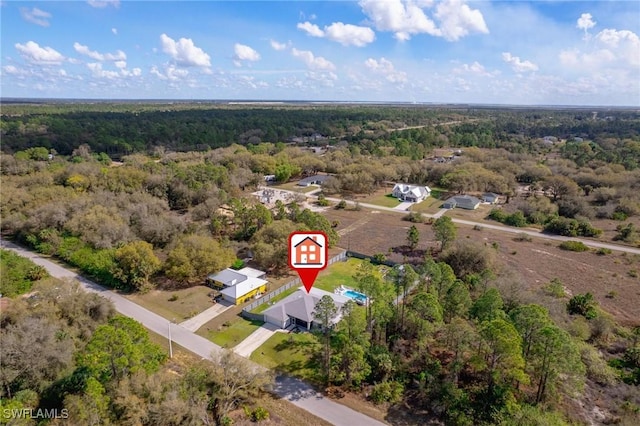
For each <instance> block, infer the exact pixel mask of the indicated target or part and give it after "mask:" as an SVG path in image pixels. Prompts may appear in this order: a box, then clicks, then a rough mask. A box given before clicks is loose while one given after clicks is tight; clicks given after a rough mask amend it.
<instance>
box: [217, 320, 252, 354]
mask: <svg viewBox="0 0 640 426" xmlns="http://www.w3.org/2000/svg"><path fill="white" fill-rule="evenodd" d="M262 324H264V322H262V321H247V320H245V319H242V318H238V320H237V321H234V322H233V323H231V325H230V326H229V327H223V329H222V330H220V331H209V332H208V333H207V334H206V336H205V337H206V338H207V339H209V340H211V341H212V342H213V343H215V344H217V345H220V346H222V347H223V348H226V349H230V348H233V347H234V346H236V345H237V344H238V343H240V342H242V341H243V340H244V339H246V338H247V337H249V335H250V334H251V333H253V332H254V331H256V330H257V329H258V328H259V327H260V326H261V325H262Z"/></svg>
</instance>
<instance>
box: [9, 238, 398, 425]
mask: <svg viewBox="0 0 640 426" xmlns="http://www.w3.org/2000/svg"><path fill="white" fill-rule="evenodd" d="M0 246H1V247H2V248H5V249H9V250H12V251H14V252H16V253H17V254H19V255H21V256H23V257H26V258H29V259H31V260H32V261H33V262H34V263H35V264H37V265H41V266H43V267H44V268H45V269H46V270H47V271H48V272H49V274H50V275H51V276H53V277H56V278H74V279H77V280H78V281H79V282H80V283H81V284H82V286H83V287H84V288H85V289H86V290H87V291H90V292H94V293H98V294H100V295H101V296H103V297H105V298H107V299H109V300H111V301H112V302H113V304H114V305H115V308H116V310H117V311H118V312H120V313H121V314H122V315H125V316H128V317H130V318H133V319H135V320H137V321H139V322H140V323H142V324H143V325H144V326H145V327H146V328H148V329H149V330H151V331H153V332H155V333H158V334H160V335H167V334H168V332H169V327H171V339H172V340H173V341H174V342H175V343H178V344H179V345H181V346H182V347H184V348H186V349H188V350H189V351H191V352H193V353H194V354H196V355H198V356H200V357H202V358H203V359H211V358H212V356H213V355H217V354H219V353H221V351H223V350H224V349H222V348H221V347H220V346H218V345H216V344H214V343H213V342H211V341H209V340H207V339H205V338H204V337H201V336H198V335H197V334H194V333H193V332H191V331H189V330H187V329H186V328H184V327H182V326H181V325H179V324H171V323H170V322H169V321H167V320H166V319H165V318H163V317H161V316H160V315H157V314H155V313H153V312H151V311H149V310H147V309H145V308H143V307H142V306H139V305H137V304H135V303H133V302H132V301H130V300H129V299H127V298H125V297H123V296H121V295H119V294H117V293H115V292H113V291H111V290H107V289H106V288H104V287H102V286H100V285H98V284H96V283H94V282H93V281H90V280H88V279H86V278H84V277H81V276H80V275H78V274H76V273H75V272H73V271H71V270H69V269H66V268H64V267H62V266H60V265H58V264H56V263H54V262H51V261H50V260H47V259H44V258H42V257H40V256H39V255H38V254H36V253H33V252H31V251H29V250H26V249H24V248H22V247H20V246H18V245H16V244H13V243H11V242H8V241H4V240H0ZM260 368H263V367H260ZM274 392H275V393H276V394H277V395H279V396H280V397H282V398H284V399H286V400H287V401H289V402H291V403H292V404H294V405H296V406H298V407H300V408H302V409H303V410H306V411H308V412H309V413H311V414H313V415H315V416H317V417H320V418H321V419H324V420H326V421H328V422H330V423H332V424H334V425H337V426H342V425H344V426H369V425H371V426H385V423H382V422H379V421H377V420H374V419H372V418H370V417H368V416H365V415H364V414H361V413H358V412H357V411H354V410H352V409H350V408H348V407H345V406H344V405H341V404H339V403H337V402H335V401H332V400H331V399H328V398H326V397H324V396H323V395H322V394H321V393H318V392H317V391H316V390H315V389H313V388H312V387H311V386H310V385H309V384H307V383H305V382H303V381H302V380H299V379H296V378H294V377H289V376H277V377H276V381H275V385H274Z"/></svg>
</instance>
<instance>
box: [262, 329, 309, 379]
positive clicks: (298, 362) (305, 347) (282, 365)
mask: <svg viewBox="0 0 640 426" xmlns="http://www.w3.org/2000/svg"><path fill="white" fill-rule="evenodd" d="M320 348H321V345H320V344H319V343H318V341H317V339H316V337H315V336H313V335H312V334H311V333H275V334H274V335H273V336H271V337H270V338H269V340H267V341H266V342H265V343H263V344H262V346H260V347H259V348H258V349H256V350H255V351H253V353H252V354H251V358H250V359H251V360H252V361H255V362H257V363H258V364H260V365H263V366H265V367H267V368H270V369H275V370H277V371H281V372H284V373H287V374H291V375H294V376H297V377H301V378H303V379H305V380H308V381H310V382H316V383H317V382H319V377H318V371H319V366H318V364H317V362H316V361H315V359H314V355H315V354H316V353H318V351H319V350H320Z"/></svg>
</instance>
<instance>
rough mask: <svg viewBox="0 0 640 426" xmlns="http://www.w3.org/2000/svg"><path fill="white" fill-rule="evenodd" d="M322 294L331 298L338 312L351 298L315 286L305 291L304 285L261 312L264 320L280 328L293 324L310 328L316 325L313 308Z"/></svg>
mask: <svg viewBox="0 0 640 426" xmlns="http://www.w3.org/2000/svg"><path fill="white" fill-rule="evenodd" d="M323 296H329V297H331V298H332V299H333V302H334V303H335V305H336V307H337V308H338V312H340V308H341V307H342V305H344V304H345V303H347V302H348V301H349V300H351V299H349V298H348V297H346V296H343V295H340V294H336V293H329V292H328V291H324V290H320V289H317V288H311V291H310V292H309V293H307V291H306V290H305V289H304V287H300V288H299V289H298V291H296V292H295V293H293V294H291V295H290V296H287V297H285V298H284V299H282V300H281V301H279V302H278V303H276V304H275V305H273V306H271V307H270V308H268V309H266V310H265V311H264V312H263V313H262V314H263V316H264V322H267V323H269V324H273V325H275V326H278V327H280V328H287V327H289V326H290V325H295V326H298V327H303V328H304V329H305V330H310V329H311V328H313V327H314V326H317V325H318V323H317V322H316V321H315V318H314V317H313V310H314V309H315V307H316V305H317V304H318V302H319V301H320V299H322V297H323ZM338 321H340V316H339V315H338V316H336V318H334V323H337V322H338Z"/></svg>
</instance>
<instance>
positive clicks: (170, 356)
mask: <svg viewBox="0 0 640 426" xmlns="http://www.w3.org/2000/svg"><path fill="white" fill-rule="evenodd" d="M169 358H173V346H172V345H171V321H169Z"/></svg>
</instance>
